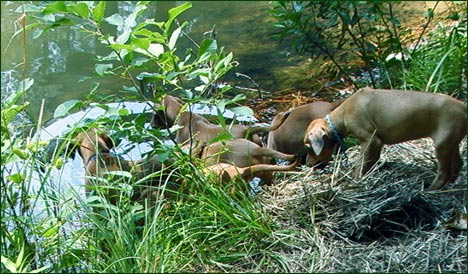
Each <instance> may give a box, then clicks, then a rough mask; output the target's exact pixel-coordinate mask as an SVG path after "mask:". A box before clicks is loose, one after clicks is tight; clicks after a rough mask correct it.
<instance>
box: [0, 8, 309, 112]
mask: <svg viewBox="0 0 468 274" xmlns="http://www.w3.org/2000/svg"><path fill="white" fill-rule="evenodd" d="M181 3H182V1H155V2H153V3H151V6H150V8H148V9H147V10H146V11H145V12H144V13H143V15H144V18H156V20H157V21H163V20H166V19H167V10H168V9H170V8H173V7H175V6H177V5H180V4H181ZM20 4H21V2H13V1H10V2H8V1H2V3H1V5H2V19H1V20H2V21H1V22H2V52H3V53H4V55H3V57H4V58H2V71H5V70H11V69H14V70H15V71H16V74H15V75H14V76H15V77H16V78H17V79H20V78H21V77H23V75H22V73H23V71H22V67H15V66H16V65H17V64H19V63H21V61H22V57H23V55H24V46H25V47H26V57H27V59H26V64H27V67H26V69H25V72H26V77H31V78H34V79H35V85H34V87H33V88H32V89H31V91H30V94H29V95H28V100H30V101H31V103H32V104H31V108H30V109H29V111H30V113H31V116H32V118H33V119H37V116H38V113H39V110H38V106H39V105H40V101H41V100H42V98H44V99H45V102H46V105H45V113H44V117H43V118H44V120H49V119H51V118H52V114H53V112H54V110H55V108H56V107H57V106H58V105H59V104H60V103H62V102H64V101H66V100H70V99H83V98H85V97H86V95H87V94H88V93H89V92H90V90H91V87H92V85H93V82H96V81H97V82H99V83H101V87H100V89H99V91H98V94H99V95H101V96H102V97H104V96H105V95H109V94H115V93H116V91H118V90H120V89H121V88H122V86H123V85H130V84H129V82H128V81H127V80H122V79H120V78H117V77H105V78H94V79H92V80H88V81H81V80H82V79H83V78H84V77H90V76H93V75H94V64H95V62H96V60H95V59H96V56H97V55H101V56H104V55H107V54H108V50H107V49H106V48H105V47H104V46H103V45H102V44H101V43H100V42H99V41H96V40H95V39H94V37H92V36H90V35H86V34H84V33H83V32H80V31H78V30H76V29H72V28H65V27H63V28H58V29H56V30H52V31H49V32H46V33H45V34H43V35H42V36H41V37H39V38H37V39H33V35H34V33H33V32H32V31H29V32H28V33H27V35H26V43H25V45H24V46H23V41H22V40H21V36H18V37H15V38H14V39H13V40H12V43H11V46H10V47H8V48H7V43H6V41H9V40H10V38H11V36H12V34H13V33H14V32H15V31H16V30H17V29H19V28H20V25H18V24H16V25H15V24H14V23H13V22H15V20H17V19H18V18H19V17H20V16H21V14H20V13H18V12H15V10H18V7H20ZM134 5H135V2H132V1H116V2H107V9H108V13H107V14H106V16H109V15H110V14H113V13H118V14H120V15H121V16H127V15H128V14H129V13H130V12H132V10H133V6H134ZM269 7H270V4H269V2H265V1H249V2H244V1H216V2H211V1H194V2H193V7H192V8H191V9H189V10H188V11H187V12H186V13H183V14H182V16H181V17H180V18H179V19H180V21H189V23H190V24H189V28H188V30H187V31H188V32H189V34H190V36H191V37H192V38H193V39H194V40H196V41H201V39H202V37H203V33H205V32H206V31H209V30H211V29H212V28H213V26H216V33H217V34H216V38H217V39H218V42H219V45H221V46H224V47H225V49H226V50H225V51H227V52H230V51H232V52H233V53H234V58H235V60H237V61H239V63H240V65H239V66H238V67H237V68H236V69H234V70H233V71H232V73H230V74H229V75H228V76H227V77H226V79H225V80H226V81H228V82H230V83H232V84H237V85H240V86H245V87H252V85H251V82H250V81H248V80H246V79H245V78H241V77H237V76H236V74H235V73H236V72H239V73H242V74H246V75H249V76H250V77H252V79H253V80H254V81H256V82H257V83H259V84H260V86H261V88H262V89H263V90H265V91H269V92H276V91H281V90H284V89H286V88H287V89H289V88H291V87H293V88H294V87H298V86H303V81H296V80H294V79H298V77H291V76H290V74H289V73H296V74H302V71H301V70H298V69H297V65H300V63H301V61H299V60H301V59H302V57H301V58H299V57H297V58H296V59H294V58H295V57H291V56H288V51H287V50H284V49H287V47H285V46H284V45H281V44H279V42H278V41H277V40H275V39H272V38H271V35H272V34H273V33H274V27H273V26H272V24H271V22H272V19H271V18H270V17H269V14H268V9H269ZM27 23H30V22H27ZM107 28H108V29H105V31H110V30H111V26H108V27H107ZM181 42H182V43H183V42H184V39H183V38H182V39H181ZM185 42H186V43H188V40H185ZM306 62H307V61H306ZM2 84H3V83H2ZM307 88H309V86H308V87H307ZM235 92H241V91H240V90H236V91H235ZM248 95H249V96H257V94H256V93H252V94H248Z"/></svg>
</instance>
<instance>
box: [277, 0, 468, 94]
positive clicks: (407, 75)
mask: <svg viewBox="0 0 468 274" xmlns="http://www.w3.org/2000/svg"><path fill="white" fill-rule="evenodd" d="M398 4H399V3H398V2H388V1H307V2H300V1H279V2H274V3H273V7H272V9H271V12H272V15H273V17H274V18H276V19H277V23H276V24H275V26H276V27H277V28H278V29H279V33H278V34H277V35H276V37H279V38H283V39H284V38H287V39H289V40H290V41H291V46H292V47H293V48H294V49H296V50H297V51H298V52H299V53H301V54H310V55H311V56H312V57H314V58H316V59H318V58H319V57H323V58H325V59H327V60H329V62H330V64H329V65H328V66H327V65H326V66H324V68H325V70H326V72H327V73H328V75H329V76H330V78H331V79H333V80H335V79H336V78H341V77H343V78H344V79H345V80H346V81H347V82H348V83H349V84H352V85H354V86H355V87H361V86H366V85H370V86H373V87H376V88H412V89H417V90H427V91H434V92H445V93H451V94H455V95H459V96H460V95H462V94H463V92H462V90H461V89H462V87H463V86H464V91H465V92H466V70H465V69H464V68H466V43H467V40H466V12H464V11H463V9H465V10H466V3H464V4H463V3H461V4H458V6H455V7H454V8H453V10H452V12H451V13H450V16H449V19H450V20H456V21H457V23H456V24H455V26H453V27H448V28H444V29H445V30H444V31H439V35H434V34H431V35H429V36H428V37H427V39H429V43H427V44H424V45H420V41H421V39H422V38H423V37H422V35H423V34H424V33H425V31H426V29H427V28H428V27H429V23H430V22H431V21H432V19H433V18H434V11H433V10H432V9H428V10H427V12H426V13H425V17H426V22H427V23H426V24H425V26H424V29H423V31H422V33H421V36H419V39H418V37H415V36H414V34H411V32H410V29H409V28H404V27H403V26H402V24H401V22H400V19H399V18H398V15H397V11H398ZM442 33H444V34H442ZM415 41H416V42H415ZM409 43H416V44H413V45H410V44H409ZM411 48H414V50H412V49H411ZM434 58H435V59H434ZM449 62H453V64H454V66H450V68H449V66H448V65H447V64H449ZM421 69H422V70H421ZM462 75H464V76H462ZM363 76H364V77H363ZM463 78H465V80H463Z"/></svg>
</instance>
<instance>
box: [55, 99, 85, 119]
mask: <svg viewBox="0 0 468 274" xmlns="http://www.w3.org/2000/svg"><path fill="white" fill-rule="evenodd" d="M82 106H83V102H82V101H80V100H69V101H66V102H64V103H62V104H60V105H59V106H58V107H57V108H56V109H55V112H54V118H59V117H62V116H65V115H67V114H69V113H70V111H72V110H74V109H77V108H80V107H82Z"/></svg>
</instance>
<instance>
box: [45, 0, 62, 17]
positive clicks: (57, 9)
mask: <svg viewBox="0 0 468 274" xmlns="http://www.w3.org/2000/svg"><path fill="white" fill-rule="evenodd" d="M62 12H67V6H66V5H65V2H64V1H57V2H54V3H52V4H49V5H47V6H46V7H45V8H44V10H43V11H42V13H43V14H52V13H62Z"/></svg>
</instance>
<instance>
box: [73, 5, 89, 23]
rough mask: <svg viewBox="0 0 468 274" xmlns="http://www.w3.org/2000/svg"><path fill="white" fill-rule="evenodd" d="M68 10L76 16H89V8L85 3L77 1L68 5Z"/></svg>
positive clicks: (85, 17)
mask: <svg viewBox="0 0 468 274" xmlns="http://www.w3.org/2000/svg"><path fill="white" fill-rule="evenodd" d="M68 12H71V13H73V14H75V15H76V16H78V17H81V18H84V19H88V18H89V9H88V5H86V4H85V3H78V4H76V5H72V6H69V7H68Z"/></svg>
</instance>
